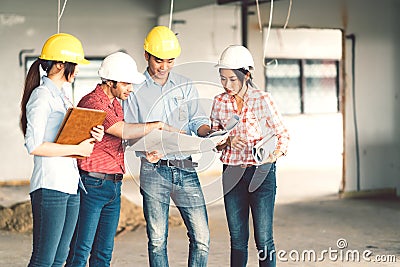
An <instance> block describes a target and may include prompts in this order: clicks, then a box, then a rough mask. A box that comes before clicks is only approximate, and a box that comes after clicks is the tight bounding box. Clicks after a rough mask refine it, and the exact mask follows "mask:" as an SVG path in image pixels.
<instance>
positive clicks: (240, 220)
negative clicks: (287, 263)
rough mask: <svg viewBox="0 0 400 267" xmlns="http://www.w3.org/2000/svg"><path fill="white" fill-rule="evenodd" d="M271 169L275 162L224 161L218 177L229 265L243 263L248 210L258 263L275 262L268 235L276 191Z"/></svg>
mask: <svg viewBox="0 0 400 267" xmlns="http://www.w3.org/2000/svg"><path fill="white" fill-rule="evenodd" d="M275 171H276V166H275V163H274V164H264V165H261V166H258V167H255V166H252V167H247V168H242V167H241V166H227V165H224V172H223V176H222V179H223V180H222V181H223V189H224V203H225V212H226V217H227V220H228V228H229V233H230V238H231V266H235V267H244V266H246V264H247V258H248V251H247V248H248V241H249V211H250V210H251V214H252V218H253V228H254V239H255V242H256V247H257V250H258V255H257V256H258V259H259V266H265V267H267V266H268V267H275V266H276V255H275V245H274V240H273V236H272V222H273V214H274V205H275V194H276V173H275Z"/></svg>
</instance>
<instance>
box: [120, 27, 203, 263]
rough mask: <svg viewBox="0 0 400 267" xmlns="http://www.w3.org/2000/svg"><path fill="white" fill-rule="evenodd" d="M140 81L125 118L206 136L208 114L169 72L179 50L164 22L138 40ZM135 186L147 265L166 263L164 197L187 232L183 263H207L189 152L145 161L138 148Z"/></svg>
mask: <svg viewBox="0 0 400 267" xmlns="http://www.w3.org/2000/svg"><path fill="white" fill-rule="evenodd" d="M144 50H145V59H146V61H147V63H148V66H147V69H146V71H145V72H144V75H145V76H146V81H145V82H144V83H142V84H141V85H140V86H139V87H138V88H136V89H135V90H134V94H131V95H130V96H129V97H128V100H127V101H125V103H124V105H125V106H124V113H125V120H126V121H127V122H128V123H144V122H148V121H162V122H164V123H168V124H169V125H171V126H173V127H176V128H179V129H181V130H183V131H184V132H185V133H186V134H189V135H191V134H192V133H193V134H195V135H197V136H201V137H204V136H207V135H208V134H209V133H210V131H211V128H210V126H209V119H208V116H207V115H206V114H205V112H204V111H203V110H202V108H201V106H200V104H199V101H198V100H199V95H198V92H197V90H196V88H195V87H194V86H193V83H192V82H191V81H190V80H189V79H187V78H186V77H183V76H181V75H178V74H176V73H174V72H171V69H172V68H173V66H174V62H175V58H177V57H178V56H179V55H180V53H181V47H180V45H179V42H178V39H177V37H176V35H175V34H174V33H173V32H172V31H171V30H170V29H169V28H167V27H164V26H156V27H154V28H153V29H152V30H151V31H150V32H149V33H148V35H147V37H146V39H145V40H144ZM137 155H138V156H140V157H141V168H140V192H141V194H142V196H143V212H144V217H145V219H146V223H147V226H146V227H147V236H148V239H149V242H148V256H149V264H150V266H160V267H165V266H169V264H168V255H167V236H168V214H169V205H170V198H171V199H172V200H173V202H174V203H175V205H176V206H177V208H178V209H179V211H180V214H181V216H182V218H183V221H184V222H185V225H186V228H187V231H188V232H187V234H188V237H189V242H190V244H189V259H188V266H193V267H201V266H206V265H207V259H208V250H209V241H210V235H209V228H208V218H207V210H206V206H205V201H204V196H203V192H202V189H201V186H200V183H199V179H198V176H197V173H196V170H195V167H196V166H197V163H196V162H193V161H192V158H191V156H190V154H185V153H179V154H177V155H167V156H165V157H163V158H162V159H161V160H159V161H158V162H156V163H151V162H149V161H148V160H146V158H145V157H144V155H143V154H141V153H137Z"/></svg>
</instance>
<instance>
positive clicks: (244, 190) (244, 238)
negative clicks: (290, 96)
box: [211, 45, 289, 267]
mask: <svg viewBox="0 0 400 267" xmlns="http://www.w3.org/2000/svg"><path fill="white" fill-rule="evenodd" d="M216 67H218V68H219V74H220V79H221V84H222V86H223V88H224V90H225V92H223V93H221V94H219V95H217V96H216V97H215V98H214V102H213V107H212V112H211V123H212V128H213V130H221V129H225V128H226V124H227V123H228V122H229V121H230V119H231V118H232V117H234V116H235V115H237V116H239V117H240V119H239V123H238V124H237V125H236V127H235V128H233V130H232V131H231V132H230V136H229V138H228V139H227V142H226V143H225V144H223V145H220V146H218V147H217V149H218V150H222V155H221V158H220V159H221V161H222V163H223V176H222V181H223V189H224V203H225V212H226V217H227V221H228V228H229V233H230V240H231V266H240V267H242V266H246V264H247V259H248V251H247V247H248V240H249V212H250V211H251V214H252V218H253V226H254V239H255V242H256V247H257V250H258V254H257V256H258V259H259V266H268V267H270V266H276V257H275V245H274V240H273V234H272V223H273V213H274V203H275V193H276V176H275V170H276V160H277V159H278V158H279V157H281V156H282V155H285V154H286V150H287V145H288V141H289V135H288V132H287V129H286V127H285V126H284V125H283V123H282V119H281V116H280V115H279V113H278V111H277V109H276V106H275V103H274V101H273V99H272V97H271V95H270V94H269V93H267V92H264V91H261V90H258V89H256V88H255V86H254V84H253V81H252V74H251V71H252V70H254V60H253V57H252V55H251V53H250V51H249V50H248V49H247V48H245V47H244V46H240V45H231V46H228V47H227V48H226V49H225V50H224V51H223V52H222V54H221V57H220V59H219V61H218V64H217V65H216ZM272 135H275V136H276V137H277V144H276V146H275V149H273V151H271V153H269V154H268V155H266V157H265V159H264V160H263V161H262V162H259V161H256V160H255V158H254V156H253V154H252V149H253V147H254V146H255V145H256V144H257V143H259V142H260V141H262V140H265V139H264V138H265V137H267V136H272ZM255 256H256V255H255Z"/></svg>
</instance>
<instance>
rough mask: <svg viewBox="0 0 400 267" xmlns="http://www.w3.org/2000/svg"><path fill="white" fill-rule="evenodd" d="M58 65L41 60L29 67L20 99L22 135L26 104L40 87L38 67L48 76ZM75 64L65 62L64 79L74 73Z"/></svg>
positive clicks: (25, 120) (54, 62) (24, 128)
mask: <svg viewBox="0 0 400 267" xmlns="http://www.w3.org/2000/svg"><path fill="white" fill-rule="evenodd" d="M56 63H58V62H57V61H50V60H43V59H39V58H38V59H37V60H35V62H33V64H32V65H31V67H30V68H29V71H28V74H27V75H26V79H25V85H24V91H23V94H22V99H21V120H20V127H21V130H22V133H23V134H24V135H25V134H26V125H27V117H26V104H27V103H28V101H29V98H30V97H31V95H32V92H33V90H35V88H36V87H38V86H39V85H40V70H39V67H40V66H41V67H42V69H43V70H44V71H45V72H46V74H47V75H48V74H49V72H50V70H51V68H52V67H53V65H54V64H56ZM75 66H76V64H75V63H70V62H65V63H64V77H65V79H66V80H68V79H69V77H70V76H71V74H72V73H74V71H75Z"/></svg>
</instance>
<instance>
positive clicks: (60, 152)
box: [30, 138, 95, 157]
mask: <svg viewBox="0 0 400 267" xmlns="http://www.w3.org/2000/svg"><path fill="white" fill-rule="evenodd" d="M94 141H95V139H94V138H89V139H86V140H84V141H82V142H81V143H80V144H78V145H62V144H57V143H50V142H44V143H42V144H41V145H39V146H38V147H36V148H35V149H34V150H33V151H32V152H31V153H30V154H31V155H35V156H43V157H64V156H71V155H79V156H84V157H89V156H90V154H91V153H92V151H93V147H94Z"/></svg>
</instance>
